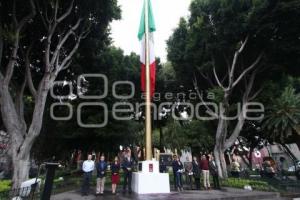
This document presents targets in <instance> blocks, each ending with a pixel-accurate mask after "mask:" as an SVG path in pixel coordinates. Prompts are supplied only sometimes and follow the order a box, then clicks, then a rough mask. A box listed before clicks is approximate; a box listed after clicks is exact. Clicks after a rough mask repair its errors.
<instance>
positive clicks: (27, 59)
mask: <svg viewBox="0 0 300 200" xmlns="http://www.w3.org/2000/svg"><path fill="white" fill-rule="evenodd" d="M32 47H33V45H30V46H29V48H28V50H27V52H26V56H25V65H26V77H27V82H28V87H29V90H30V92H31V94H32V96H33V97H34V98H36V89H35V87H34V84H33V80H32V76H31V69H30V56H29V54H30V52H31V49H32Z"/></svg>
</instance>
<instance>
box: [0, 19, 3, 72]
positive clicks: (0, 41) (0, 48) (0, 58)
mask: <svg viewBox="0 0 300 200" xmlns="http://www.w3.org/2000/svg"><path fill="white" fill-rule="evenodd" d="M1 33H2V24H1V20H0V74H1V66H2V65H1V63H2V54H3V37H2V34H1ZM2 76H3V75H2Z"/></svg>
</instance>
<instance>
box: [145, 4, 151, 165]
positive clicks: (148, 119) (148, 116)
mask: <svg viewBox="0 0 300 200" xmlns="http://www.w3.org/2000/svg"><path fill="white" fill-rule="evenodd" d="M148 1H149V0H145V43H146V45H145V47H146V49H145V54H146V55H145V58H146V63H145V64H146V70H145V71H146V74H145V75H146V90H145V92H146V119H145V122H146V160H152V138H151V137H152V127H151V96H150V95H151V92H150V61H149V60H150V58H149V56H150V55H149V2H148Z"/></svg>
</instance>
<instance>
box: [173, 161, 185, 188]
mask: <svg viewBox="0 0 300 200" xmlns="http://www.w3.org/2000/svg"><path fill="white" fill-rule="evenodd" d="M172 166H173V173H174V174H175V176H176V184H175V185H176V189H177V190H178V191H179V192H180V191H183V186H182V173H183V164H182V162H181V161H180V159H179V158H178V157H176V160H175V161H173V164H172Z"/></svg>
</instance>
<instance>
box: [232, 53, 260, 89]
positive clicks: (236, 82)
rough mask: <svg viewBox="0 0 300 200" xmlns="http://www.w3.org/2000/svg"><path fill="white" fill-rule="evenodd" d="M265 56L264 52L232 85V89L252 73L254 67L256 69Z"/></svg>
mask: <svg viewBox="0 0 300 200" xmlns="http://www.w3.org/2000/svg"><path fill="white" fill-rule="evenodd" d="M263 55H264V52H261V53H260V54H259V56H258V57H257V58H256V60H255V61H254V63H252V64H251V65H250V66H249V67H248V68H246V69H245V70H244V71H243V72H242V73H241V74H240V76H239V77H238V78H237V79H236V80H235V81H234V83H233V84H232V87H235V86H236V85H237V84H238V83H239V82H240V80H241V79H242V78H243V77H244V76H245V75H246V74H247V73H248V72H250V71H251V70H252V69H253V68H254V67H256V65H257V64H258V63H259V62H260V60H261V59H262V57H263Z"/></svg>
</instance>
